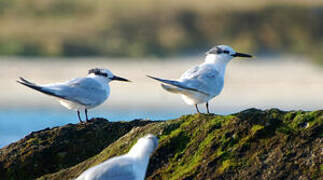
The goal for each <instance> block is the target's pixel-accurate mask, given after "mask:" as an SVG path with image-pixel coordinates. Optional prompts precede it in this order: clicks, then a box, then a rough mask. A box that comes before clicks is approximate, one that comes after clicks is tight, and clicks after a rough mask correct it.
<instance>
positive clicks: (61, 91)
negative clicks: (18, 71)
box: [17, 68, 129, 122]
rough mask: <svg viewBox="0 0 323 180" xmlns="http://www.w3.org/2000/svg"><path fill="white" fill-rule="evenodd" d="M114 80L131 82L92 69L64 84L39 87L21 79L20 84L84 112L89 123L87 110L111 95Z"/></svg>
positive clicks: (100, 70)
mask: <svg viewBox="0 0 323 180" xmlns="http://www.w3.org/2000/svg"><path fill="white" fill-rule="evenodd" d="M112 80H119V81H129V80H127V79H124V78H121V77H118V76H115V75H113V74H112V72H110V71H109V70H108V69H98V68H95V69H91V70H89V74H88V75H87V76H86V77H83V78H76V79H73V80H71V81H67V82H64V83H55V84H46V85H37V84H34V83H31V82H29V81H27V80H26V79H24V78H22V77H20V81H17V82H19V83H20V84H22V85H25V86H27V87H29V88H32V89H35V90H37V91H40V92H42V93H44V94H47V95H49V96H53V97H55V98H56V99H57V100H58V101H59V102H60V103H61V104H62V105H63V106H64V107H66V108H68V109H71V110H75V111H77V115H78V118H79V120H80V122H82V120H81V118H80V111H81V110H84V111H85V115H86V121H88V117H87V110H88V109H91V108H94V107H96V106H99V105H100V104H102V103H103V102H104V101H105V100H106V99H107V98H108V97H109V95H110V87H109V82H110V81H112Z"/></svg>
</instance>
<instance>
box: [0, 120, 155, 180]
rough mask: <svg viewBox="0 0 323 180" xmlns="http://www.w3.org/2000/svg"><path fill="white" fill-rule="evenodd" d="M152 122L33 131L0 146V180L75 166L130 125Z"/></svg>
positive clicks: (92, 123)
mask: <svg viewBox="0 0 323 180" xmlns="http://www.w3.org/2000/svg"><path fill="white" fill-rule="evenodd" d="M151 122H152V121H139V120H134V121H131V122H108V121H107V120H105V119H101V118H97V119H92V120H91V121H90V122H89V123H87V124H67V125H65V126H62V127H55V128H51V129H49V128H47V129H44V130H41V131H37V132H32V133H31V134H29V135H27V136H26V137H25V138H23V139H21V140H19V141H17V142H15V143H12V144H10V145H9V146H6V147H4V148H2V149H0V179H34V178H37V177H40V176H42V175H45V174H48V173H54V172H56V171H58V170H60V169H63V168H68V167H71V166H73V165H76V164H78V163H80V162H82V161H84V160H86V159H88V158H89V157H91V156H93V155H95V154H97V153H99V152H100V151H102V150H103V149H104V148H105V147H106V146H108V145H109V144H111V143H112V142H114V141H116V140H117V139H118V138H120V137H121V136H123V135H125V134H126V133H128V132H129V131H130V130H131V129H132V128H133V127H138V126H144V125H146V124H149V123H151Z"/></svg>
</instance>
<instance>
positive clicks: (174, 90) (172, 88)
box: [161, 84, 182, 94]
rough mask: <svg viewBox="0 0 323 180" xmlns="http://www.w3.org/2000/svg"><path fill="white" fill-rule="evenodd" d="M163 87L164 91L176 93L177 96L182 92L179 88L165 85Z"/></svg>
mask: <svg viewBox="0 0 323 180" xmlns="http://www.w3.org/2000/svg"><path fill="white" fill-rule="evenodd" d="M161 87H162V88H163V89H165V90H166V91H168V92H172V93H176V94H178V93H181V92H182V91H181V90H180V89H179V88H177V87H172V86H168V85H165V84H161Z"/></svg>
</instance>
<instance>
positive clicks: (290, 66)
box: [0, 56, 323, 147]
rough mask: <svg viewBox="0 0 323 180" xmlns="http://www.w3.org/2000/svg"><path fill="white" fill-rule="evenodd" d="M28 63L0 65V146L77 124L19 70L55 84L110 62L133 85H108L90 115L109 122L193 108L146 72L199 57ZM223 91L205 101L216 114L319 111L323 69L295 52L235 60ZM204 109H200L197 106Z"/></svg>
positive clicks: (178, 70)
mask: <svg viewBox="0 0 323 180" xmlns="http://www.w3.org/2000/svg"><path fill="white" fill-rule="evenodd" d="M55 60H56V59H51V61H46V60H41V59H35V60H33V61H30V60H28V61H27V60H24V59H19V58H17V59H15V58H11V59H8V60H2V61H1V66H0V77H1V78H0V92H1V93H0V147H3V146H5V145H7V144H9V143H11V142H14V141H17V140H19V139H21V138H23V137H24V136H26V135H28V134H29V133H31V132H32V131H38V130H41V129H44V128H47V127H54V126H61V125H64V124H68V123H78V119H77V116H76V113H75V112H71V111H68V110H67V109H65V108H63V107H62V106H60V105H59V104H58V103H57V102H56V101H55V100H54V99H53V98H50V97H47V96H45V95H43V94H41V93H39V92H35V91H33V90H31V89H28V88H26V87H22V86H21V85H19V84H18V83H16V80H17V78H18V77H19V76H23V77H25V78H27V79H29V80H31V81H34V82H37V83H40V84H42V83H49V82H60V81H66V80H70V79H71V78H74V77H80V76H84V75H86V73H87V70H88V69H91V68H93V67H108V68H109V69H110V70H111V71H112V72H114V73H115V74H116V75H120V76H122V77H125V78H128V79H130V80H132V81H133V83H117V82H112V83H111V96H110V97H109V99H108V101H107V102H105V103H104V104H103V105H101V106H100V107H98V108H95V109H93V110H90V111H89V116H90V117H104V118H106V119H109V120H110V121H130V120H133V119H136V118H138V119H151V120H167V119H174V118H177V117H180V116H181V115H184V114H192V113H194V112H195V109H194V107H192V106H187V105H186V104H185V103H184V102H183V101H182V99H181V98H180V97H179V96H178V95H174V94H170V93H168V92H165V91H164V90H162V88H160V85H159V83H157V82H155V81H152V80H150V79H148V78H146V77H145V74H150V75H155V76H160V77H164V78H172V79H174V78H176V77H179V76H180V74H182V73H183V72H184V71H185V70H186V69H188V68H190V67H192V66H194V65H196V64H199V63H200V62H201V59H198V58H193V59H189V58H186V59H168V60H167V61H166V60H163V61H156V60H155V61H152V60H149V59H147V60H135V59H131V60H122V61H120V60H111V59H104V58H103V59H86V58H83V59H80V60H73V61H71V60H68V59H65V61H63V60H59V61H55ZM226 73H227V74H226V78H225V85H224V89H223V91H222V93H221V95H220V96H218V97H216V98H215V100H213V101H211V102H210V110H211V112H214V113H216V114H229V113H235V112H239V111H241V110H244V109H247V108H258V109H269V108H279V109H282V110H299V109H301V110H318V109H322V108H323V93H322V89H323V78H322V77H323V68H322V67H318V66H316V65H314V64H311V63H308V59H304V58H299V57H293V56H292V57H277V58H259V57H257V58H254V59H252V60H249V61H248V60H244V61H238V60H237V61H233V62H231V63H230V64H229V66H228V68H227V72H226ZM200 110H202V111H204V107H203V108H202V106H201V107H200Z"/></svg>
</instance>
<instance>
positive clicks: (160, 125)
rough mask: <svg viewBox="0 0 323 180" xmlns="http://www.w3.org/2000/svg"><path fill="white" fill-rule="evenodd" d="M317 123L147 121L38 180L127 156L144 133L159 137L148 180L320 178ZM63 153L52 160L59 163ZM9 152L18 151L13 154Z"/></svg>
mask: <svg viewBox="0 0 323 180" xmlns="http://www.w3.org/2000/svg"><path fill="white" fill-rule="evenodd" d="M322 124H323V111H313V112H304V111H291V112H283V111H280V110H278V109H271V110H267V111H261V110H257V109H249V110H246V111H242V112H240V113H236V114H232V115H227V116H220V115H214V114H195V115H186V116H182V117H180V118H178V119H174V120H168V121H162V122H149V123H146V125H144V124H141V125H142V126H140V127H134V126H132V127H134V128H132V130H131V131H129V132H128V133H125V134H124V135H123V136H122V137H120V138H115V140H114V142H111V143H106V144H107V145H106V147H105V148H104V149H103V150H102V151H100V152H99V153H96V154H95V155H93V156H92V157H89V158H88V159H86V160H83V161H82V162H80V163H78V164H75V165H71V166H69V167H63V168H60V169H59V170H58V171H56V172H55V173H48V174H46V175H44V176H41V177H39V179H73V178H75V177H77V176H78V175H80V174H81V173H82V172H83V171H85V170H86V169H87V168H89V167H92V166H94V165H97V164H99V163H101V162H103V161H105V160H107V159H108V158H111V157H113V156H116V155H120V154H123V153H125V152H127V151H128V150H129V149H130V148H131V146H132V145H133V144H134V143H135V142H136V141H137V139H139V138H140V137H142V136H144V135H145V134H147V133H152V134H155V135H157V136H158V137H159V138H160V141H159V146H158V148H157V150H156V151H155V152H154V153H153V155H152V157H151V159H150V163H149V167H148V171H147V179H322V178H323V175H322V162H323V152H322V147H323V142H322V139H323V137H322V136H323V127H322ZM49 136H50V135H49ZM83 136H84V135H83ZM107 136H109V135H107ZM80 138H81V137H80ZM18 143H19V142H18ZM36 144H37V143H36ZM37 145H38V144H37ZM15 146H17V145H15ZM78 147H79V148H83V145H82V144H79V146H78ZM62 152H63V153H62ZM64 152H66V150H65V151H61V154H57V155H56V156H55V160H57V159H61V158H62V157H63V159H64V158H65V157H66V156H67V154H64ZM12 153H13V154H20V153H21V152H20V150H19V149H17V150H16V151H15V152H12ZM2 156H4V155H2ZM6 156H8V155H6ZM8 157H10V158H11V159H12V161H14V159H15V156H13V155H11V156H8ZM0 166H1V165H0ZM23 169H24V167H21V169H20V171H24V170H23ZM0 171H1V170H0ZM2 171H3V169H2ZM39 171H43V169H42V167H39ZM7 177H8V176H7ZM12 179H16V178H15V177H14V178H12Z"/></svg>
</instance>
